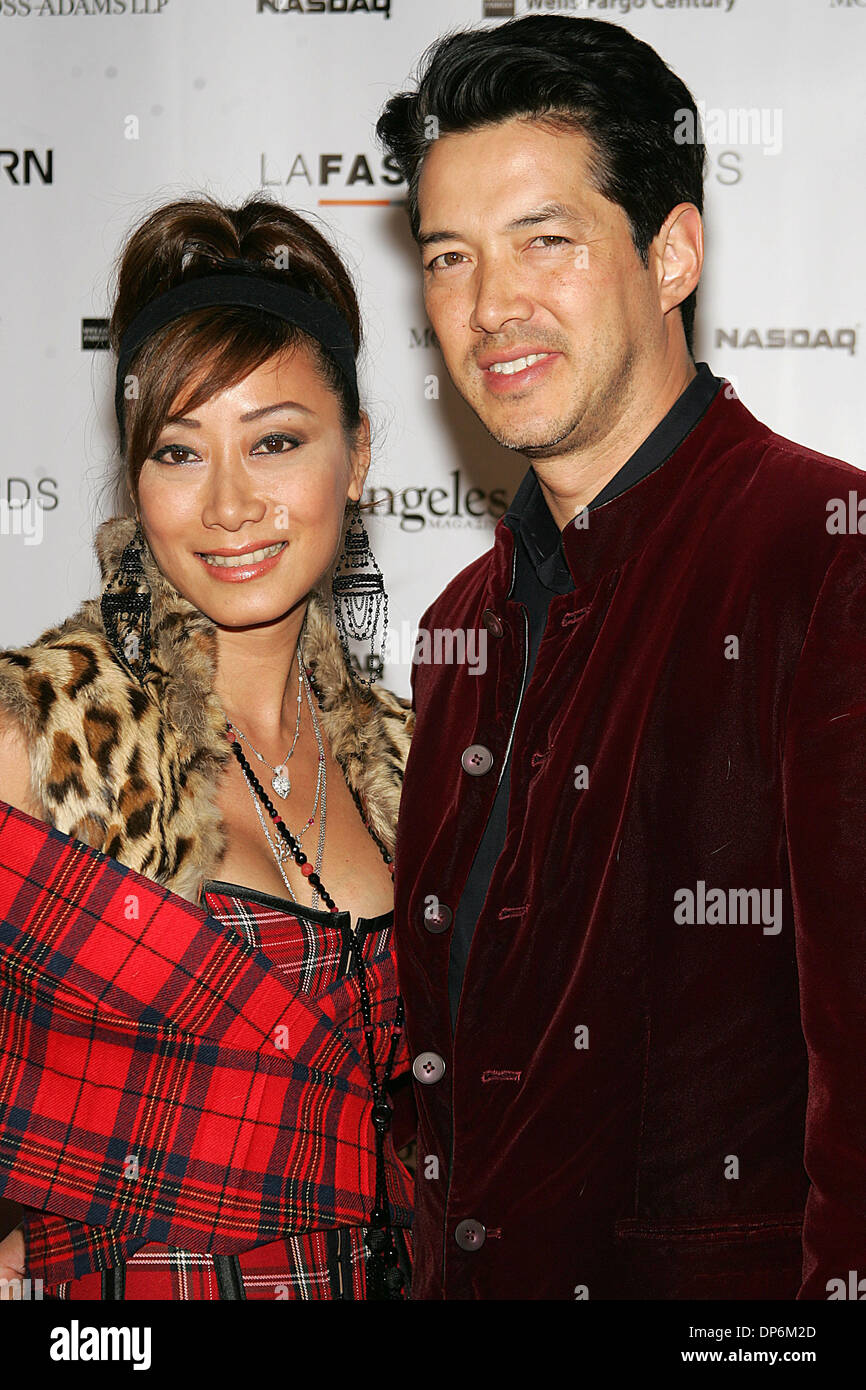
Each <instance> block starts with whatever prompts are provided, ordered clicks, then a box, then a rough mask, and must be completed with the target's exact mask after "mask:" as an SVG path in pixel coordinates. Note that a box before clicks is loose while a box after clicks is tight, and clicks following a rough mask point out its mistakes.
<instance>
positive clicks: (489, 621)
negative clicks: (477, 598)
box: [481, 608, 505, 637]
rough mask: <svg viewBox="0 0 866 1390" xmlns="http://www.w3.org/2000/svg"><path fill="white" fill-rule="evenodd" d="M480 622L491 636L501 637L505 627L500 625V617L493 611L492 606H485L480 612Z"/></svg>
mask: <svg viewBox="0 0 866 1390" xmlns="http://www.w3.org/2000/svg"><path fill="white" fill-rule="evenodd" d="M481 622H482V623H483V625H484V627H486V629H487V631H488V632H489V633H490V636H491V637H501V636H502V634H503V632H504V631H505V628H504V627H503V626H502V619H501V618H499V617H498V616H497V614H496V613H494V611H493V609H492V608H485V610H484V612H483V613H482V614H481Z"/></svg>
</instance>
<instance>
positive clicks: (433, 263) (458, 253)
mask: <svg viewBox="0 0 866 1390" xmlns="http://www.w3.org/2000/svg"><path fill="white" fill-rule="evenodd" d="M449 256H459V257H460V259H461V260H465V257H464V256H463V253H462V252H461V251H443V252H442V253H441V254H440V255H438V256H434V257H433V259H432V261H428V262H427V269H428V270H432V271H434V272H435V271H437V270H447V269H448V265H455V264H456V262H454V261H449V262H448V265H437V264H436V262H437V261H446V260H447V259H448V257H449Z"/></svg>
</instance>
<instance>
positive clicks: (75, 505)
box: [0, 0, 866, 692]
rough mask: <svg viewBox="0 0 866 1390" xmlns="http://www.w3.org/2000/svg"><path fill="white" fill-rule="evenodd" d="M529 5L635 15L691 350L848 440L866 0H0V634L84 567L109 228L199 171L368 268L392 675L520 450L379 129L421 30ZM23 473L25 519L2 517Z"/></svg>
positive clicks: (379, 524)
mask: <svg viewBox="0 0 866 1390" xmlns="http://www.w3.org/2000/svg"><path fill="white" fill-rule="evenodd" d="M531 12H542V13H545V12H549V13H560V14H569V13H573V14H586V15H590V16H594V17H596V18H599V19H611V20H614V21H616V22H618V23H621V24H624V25H626V26H627V27H628V28H630V29H631V30H632V31H633V32H634V33H635V34H636V35H638V37H640V38H642V39H645V40H647V41H648V42H649V43H651V44H652V45H653V46H654V47H655V48H657V49H658V51H659V52H660V53H661V55H662V56H663V58H664V59H665V61H666V62H668V63H669V64H670V65H671V66H672V67H673V68H674V69H675V70H676V71H677V72H678V73H679V74H680V76H681V77H682V78H683V79H684V80H685V82H686V83H687V85H688V86H689V87H690V89H691V90H692V92H693V93H694V95H695V97H696V98H697V99H698V101H699V102H701V103H703V107H704V108H705V118H706V134H707V145H708V155H709V165H708V179H707V188H706V253H707V268H706V270H705V274H704V279H703V281H702V287H701V291H700V298H699V307H698V331H697V339H696V356H697V357H698V359H699V360H700V359H704V360H707V361H708V362H709V363H710V365H711V366H712V367H713V369H714V370H715V371H716V372H717V373H718V374H720V375H724V376H727V377H729V378H730V379H731V380H732V381H733V382H734V384H735V386H736V388H737V391H738V393H739V395H740V396H741V397H742V399H743V401H744V402H745V404H746V405H747V406H748V407H749V408H750V409H751V410H752V411H753V412H754V413H755V414H756V415H758V416H759V418H761V419H763V420H765V421H766V422H767V423H768V424H770V425H772V426H773V427H774V428H776V429H777V430H779V431H780V432H781V433H782V434H785V435H788V436H789V437H792V438H794V439H796V440H798V441H801V442H802V443H805V444H808V445H810V446H811V447H813V448H815V449H818V450H820V451H821V452H823V453H827V454H832V455H835V456H837V457H841V458H844V459H847V460H848V461H849V462H851V463H854V464H856V465H857V466H859V467H861V468H863V467H866V443H864V430H863V404H862V402H863V395H864V387H866V381H864V373H863V360H862V359H863V319H864V299H866V295H864V284H866V276H864V269H863V266H864V252H863V228H864V224H866V184H864V177H863V176H864V153H863V152H864V148H866V140H864V136H866V118H864V112H863V96H864V82H863V76H862V74H863V68H864V58H866V0H570V2H569V0H559V3H557V0H513V3H511V2H510V0H505V3H502V0H492V3H491V0H488V3H486V4H485V3H484V0H0V93H2V97H0V102H2V108H0V110H2V115H0V146H2V147H3V148H2V150H0V219H2V221H0V230H2V300H0V381H2V411H3V435H2V450H3V452H2V457H0V504H8V505H0V523H2V526H0V532H2V534H0V584H2V594H3V607H2V624H0V645H2V646H10V645H15V644H19V643H22V642H25V641H28V640H30V639H32V638H33V637H35V636H36V635H37V634H38V633H39V632H40V631H41V630H42V629H43V628H44V627H45V626H47V625H48V624H49V623H53V622H56V621H58V620H60V619H62V618H63V617H64V616H66V614H67V613H69V612H70V611H71V610H72V608H73V606H74V605H75V604H76V603H77V602H78V600H79V599H80V598H82V597H84V596H85V595H86V594H87V593H91V592H93V591H94V587H95V583H96V570H95V566H94V564H93V561H92V558H91V546H90V540H91V536H92V532H93V528H94V525H95V523H96V521H98V520H100V519H102V517H103V516H105V515H107V514H108V513H109V510H110V509H107V508H106V504H105V501H104V500H101V489H102V486H103V484H104V482H105V480H106V479H107V477H108V476H109V474H110V471H111V468H112V464H113V459H114V449H115V438H114V432H113V431H114V420H113V413H112V405H111V399H112V382H111V378H112V362H111V359H110V357H109V354H108V353H107V352H106V351H104V350H102V349H100V348H99V347H98V346H97V347H94V346H93V333H92V330H91V328H90V327H88V325H87V323H86V321H87V320H97V321H98V320H101V319H104V318H105V317H106V315H107V312H108V298H107V289H108V274H109V270H110V267H111V266H112V263H113V261H114V258H115V256H116V253H117V250H118V247H119V245H120V243H121V241H122V239H123V237H124V235H125V233H126V232H127V231H128V230H129V228H130V227H131V226H132V225H133V224H134V223H135V222H137V221H138V220H139V219H140V218H141V217H142V216H143V215H144V214H145V213H146V212H147V211H149V210H150V209H151V208H152V207H154V206H156V205H157V204H158V203H160V202H162V201H165V200H166V199H169V198H173V197H178V196H181V195H184V194H187V193H189V192H190V191H206V192H209V193H212V194H213V195H214V196H216V197H218V198H221V199H224V200H227V201H240V200H241V199H242V198H243V197H245V196H246V195H247V194H248V193H249V192H250V191H251V190H253V189H257V188H261V189H263V191H264V192H266V193H267V194H268V196H270V197H275V198H277V199H280V200H283V201H286V202H287V203H289V204H290V205H291V206H293V207H295V208H297V209H298V210H299V211H301V212H304V213H308V214H312V215H314V216H315V217H319V218H321V219H322V220H323V222H324V223H325V224H326V226H327V227H328V228H330V229H331V232H332V235H333V239H334V240H335V242H336V245H337V247H338V249H339V250H340V251H341V253H342V254H343V255H344V257H345V258H346V260H347V262H348V264H349V266H350V268H351V269H352V271H353V273H354V275H355V279H356V283H357V285H358V287H359V290H360V293H361V301H362V309H363V313H364V321H365V329H366V337H367V360H366V370H365V372H364V377H363V380H362V389H363V391H364V397H365V404H366V406H367V408H368V409H369V410H370V412H371V415H372V418H373V421H374V428H375V431H376V444H375V453H374V463H373V468H372V470H371V474H370V479H369V483H370V485H371V486H372V487H374V488H377V489H383V488H388V489H390V490H391V492H392V493H393V495H394V499H395V500H394V503H393V506H392V507H391V506H390V505H388V506H386V507H385V508H384V509H380V512H381V514H379V515H377V516H376V517H374V518H373V519H371V520H369V523H368V524H369V527H370V533H371V538H372V542H373V547H374V549H375V551H376V554H377V557H378V559H379V562H380V564H381V566H382V569H383V570H384V572H385V577H386V581H387V585H388V589H389V591H390V594H391V618H392V627H393V631H394V638H395V643H394V646H393V647H392V652H393V656H394V660H392V661H391V662H390V663H389V665H388V667H387V668H386V673H385V680H386V683H388V684H389V685H390V686H391V687H392V688H394V689H397V690H400V691H401V692H405V691H408V683H409V665H408V663H409V660H410V658H411V637H410V633H411V631H412V629H414V626H415V625H416V624H417V621H418V619H419V617H420V615H421V613H422V611H423V610H424V608H425V607H426V606H427V604H428V603H429V602H430V600H431V599H432V598H433V597H434V596H435V595H436V594H437V593H438V592H439V590H440V589H441V588H442V587H443V585H444V584H445V582H446V581H447V580H448V579H449V578H450V577H451V576H452V575H453V574H455V573H456V572H457V571H458V570H459V569H460V568H462V567H463V566H464V565H465V564H467V563H468V562H469V561H470V560H472V559H473V558H474V557H475V556H476V555H478V554H480V553H481V552H482V551H483V550H485V549H487V547H488V546H489V544H490V541H491V535H492V530H493V526H494V525H495V521H496V518H497V516H498V515H499V514H501V511H502V509H503V506H504V502H505V499H508V500H510V498H511V497H512V495H513V493H514V490H515V487H516V485H517V482H518V481H519V479H520V477H521V476H522V473H523V471H524V468H525V463H524V461H523V460H522V459H521V458H520V457H519V456H517V455H514V454H510V453H507V452H506V451H505V450H502V449H500V448H499V447H498V446H497V445H495V444H494V443H493V442H492V441H491V440H490V439H489V438H488V436H487V435H486V433H485V431H484V429H483V428H482V426H481V425H480V424H479V423H478V422H477V421H476V420H475V418H474V416H472V415H471V413H470V412H469V410H468V408H467V407H466V406H464V405H463V403H462V401H460V399H459V397H457V396H456V394H455V392H454V390H453V388H452V387H451V385H450V383H449V382H448V379H447V376H446V374H445V372H444V368H443V365H442V362H441V359H440V357H439V354H438V352H437V350H436V348H435V346H434V345H433V344H432V342H431V341H430V333H429V326H428V325H427V323H426V320H425V316H424V311H423V306H422V302H421V294H420V275H419V271H418V262H417V256H416V253H415V251H414V248H413V243H412V241H411V238H410V236H409V232H408V225H407V219H406V214H405V209H404V208H403V207H402V206H401V205H400V202H401V200H402V198H403V197H404V196H405V188H404V186H403V185H401V184H400V183H399V182H397V183H395V182H394V175H393V174H392V173H391V172H390V171H389V170H388V169H387V168H386V167H385V166H384V164H383V159H382V155H381V153H380V151H379V149H378V147H377V144H376V141H375V137H374V134H373V126H374V124H375V120H376V117H377V115H378V112H379V110H380V108H381V106H382V103H383V102H384V100H385V99H386V98H387V97H388V96H389V95H390V94H391V93H392V92H394V91H396V90H399V89H401V88H402V87H404V86H405V85H406V84H407V79H408V78H409V77H410V75H411V73H412V70H413V68H414V66H415V63H416V62H417V60H418V58H419V56H420V54H421V53H422V51H423V50H424V48H425V47H426V46H427V45H428V44H429V43H430V42H432V40H433V39H435V38H436V37H437V36H438V35H439V34H441V33H443V32H444V31H446V30H449V29H453V28H462V27H465V26H468V25H476V24H481V23H485V24H495V23H497V22H501V20H504V19H506V18H508V17H510V16H511V15H512V14H513V15H515V16H519V15H522V14H526V13H531ZM736 112H742V113H748V112H751V113H754V114H753V115H752V116H750V117H749V118H748V119H744V120H742V123H741V120H740V118H738V117H737V116H736V114H732V113H736ZM97 338H98V324H97ZM430 374H437V375H438V376H439V379H440V394H439V398H438V399H430V398H429V395H430V392H429V391H425V379H426V378H427V377H428V376H429V375H430ZM437 487H442V488H445V489H446V491H447V496H448V499H449V500H448V502H447V503H446V502H443V500H442V498H441V495H440V494H436V505H434V507H433V508H432V509H431V507H430V505H429V493H430V489H431V488H437ZM473 487H474V488H477V489H480V490H481V492H482V494H483V495H482V496H481V497H479V496H478V494H477V493H476V494H474V495H473V498H472V499H471V500H470V504H469V506H467V502H466V493H467V491H468V489H470V488H473ZM383 495H384V494H383ZM28 499H30V500H31V503H35V504H37V505H38V506H39V507H40V508H41V517H40V520H41V522H42V523H43V524H42V539H41V542H39V543H33V542H34V537H32V536H31V537H26V536H24V535H22V534H15V531H16V526H15V517H14V514H13V510H12V509H14V508H15V507H18V506H21V505H22V504H23V503H25V502H27V500H28ZM446 507H447V509H448V512H449V515H447V516H440V517H437V516H436V515H435V512H437V511H439V512H441V511H442V510H443V508H446ZM389 512H391V513H393V514H389ZM473 512H475V513H478V512H480V513H481V515H473V514H472V513H473ZM401 638H402V640H401ZM401 658H402V663H401Z"/></svg>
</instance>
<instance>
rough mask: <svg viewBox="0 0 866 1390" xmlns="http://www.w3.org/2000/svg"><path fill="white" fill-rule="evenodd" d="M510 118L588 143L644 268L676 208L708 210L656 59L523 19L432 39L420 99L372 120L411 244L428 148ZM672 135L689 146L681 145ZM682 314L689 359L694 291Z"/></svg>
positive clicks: (617, 34)
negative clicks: (396, 182)
mask: <svg viewBox="0 0 866 1390" xmlns="http://www.w3.org/2000/svg"><path fill="white" fill-rule="evenodd" d="M685 111H688V112H689V113H690V114H689V115H688V116H683V114H682V113H683V112H685ZM515 116H528V117H531V118H533V119H537V120H539V121H542V122H543V123H544V124H546V125H549V126H550V127H551V128H553V129H562V128H566V129H577V130H580V131H581V132H582V133H583V134H584V135H585V136H586V137H587V139H588V140H589V142H590V145H591V147H592V157H591V162H590V171H591V177H592V179H593V181H594V184H595V187H596V188H597V190H598V192H599V193H601V194H602V195H603V196H604V197H605V198H608V199H610V201H611V202H614V203H617V204H618V205H619V206H620V207H621V208H622V209H623V211H624V212H625V214H626V216H627V217H628V221H629V226H630V229H631V237H632V241H633V243H634V247H635V250H636V251H637V254H638V255H639V256H640V258H641V260H642V262H643V264H644V265H645V266H646V265H648V264H649V254H648V253H649V246H650V242H651V241H652V239H653V237H654V236H655V235H656V233H657V232H658V231H659V229H660V228H661V226H662V224H663V223H664V220H665V218H666V217H667V215H668V213H669V212H670V210H671V208H673V207H676V205H677V203H694V204H695V206H696V207H697V208H698V210H699V211H701V210H702V209H703V171H704V160H705V151H704V146H703V144H702V143H700V142H701V133H700V127H699V124H698V118H697V110H696V107H695V102H694V100H693V98H692V95H691V93H690V92H689V90H688V88H687V87H686V86H685V84H684V83H683V82H681V81H680V79H679V78H678V77H677V76H676V74H675V73H673V72H671V70H670V68H669V67H667V66H666V64H665V63H663V62H662V60H661V58H660V57H659V55H658V54H657V53H656V51H655V49H653V48H650V46H649V44H646V43H642V42H641V41H640V39H636V38H635V37H634V35H633V34H630V33H629V31H628V30H627V29H624V28H622V27H621V25H619V24H611V23H607V22H605V21H604V20H598V19H576V18H572V19H570V18H568V17H566V16H557V15H548V16H545V15H527V16H526V17H525V18H523V19H515V20H511V21H509V22H508V23H507V24H503V25H500V26H499V27H498V28H496V29H467V30H461V31H458V32H456V33H450V34H446V35H445V36H444V37H443V38H440V39H437V41H436V42H435V43H433V44H431V46H430V47H429V48H428V49H427V51H426V53H425V54H424V55H423V57H422V59H421V64H420V70H419V78H418V90H417V92H400V93H399V94H398V95H396V96H393V97H391V99H390V101H389V102H388V103H387V105H386V106H385V107H384V109H383V111H382V114H381V116H380V117H379V120H378V122H377V124H376V134H377V135H378V137H379V139H380V141H381V142H382V144H383V145H384V146H385V148H386V150H387V151H388V153H389V154H391V155H392V156H393V158H394V160H395V161H396V163H397V165H398V167H399V169H400V172H401V174H402V175H403V178H404V179H405V181H406V183H407V184H408V187H409V197H408V204H409V222H410V226H411V228H412V235H413V236H414V237H415V238H416V240H417V237H418V232H419V225H420V218H419V213H418V181H419V178H420V174H421V166H422V163H423V160H424V156H425V155H426V154H427V152H428V150H429V148H430V140H431V138H432V137H433V136H434V135H450V134H453V133H455V132H457V131H468V130H477V129H479V128H481V127H482V126H486V125H494V124H497V123H498V122H500V121H506V120H510V119H511V118H512V117H515ZM430 117H434V118H435V122H434V121H431V120H430ZM676 130H680V131H683V130H685V131H686V132H687V133H689V134H690V135H691V139H690V140H688V141H685V142H683V143H677V141H676V140H675V139H674V134H675V131H676ZM680 310H681V312H682V318H683V329H684V331H685V337H686V344H687V346H688V349H689V351H690V352H691V350H692V339H693V329H694V317H695V293H694V291H693V292H692V293H691V294H690V295H689V296H688V298H687V299H685V300H684V301H683V303H682V304H681V305H680Z"/></svg>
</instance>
